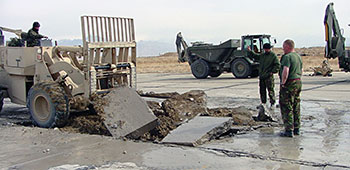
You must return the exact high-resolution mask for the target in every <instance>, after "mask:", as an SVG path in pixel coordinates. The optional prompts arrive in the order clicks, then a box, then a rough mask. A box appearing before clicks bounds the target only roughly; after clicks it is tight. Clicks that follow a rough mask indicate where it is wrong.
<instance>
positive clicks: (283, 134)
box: [280, 130, 293, 138]
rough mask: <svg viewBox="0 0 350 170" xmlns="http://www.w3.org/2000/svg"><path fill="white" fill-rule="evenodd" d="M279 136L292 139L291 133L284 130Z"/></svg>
mask: <svg viewBox="0 0 350 170" xmlns="http://www.w3.org/2000/svg"><path fill="white" fill-rule="evenodd" d="M280 136H281V137H290V138H292V137H293V133H292V131H291V130H286V131H284V132H282V133H281V134H280Z"/></svg>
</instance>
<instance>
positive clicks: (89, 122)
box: [60, 113, 111, 136]
mask: <svg viewBox="0 0 350 170" xmlns="http://www.w3.org/2000/svg"><path fill="white" fill-rule="evenodd" d="M60 130H61V131H64V132H71V133H82V134H96V135H105V136H111V134H110V133H109V131H108V129H107V128H106V126H105V125H104V124H103V119H102V117H101V116H100V115H88V114H86V113H82V114H77V115H74V116H72V117H71V118H69V121H68V124H67V125H66V126H65V127H63V128H60Z"/></svg>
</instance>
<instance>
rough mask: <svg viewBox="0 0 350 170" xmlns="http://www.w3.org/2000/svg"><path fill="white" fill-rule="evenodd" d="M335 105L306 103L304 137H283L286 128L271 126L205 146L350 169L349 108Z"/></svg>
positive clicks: (303, 113) (303, 107)
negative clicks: (281, 134) (283, 130)
mask: <svg viewBox="0 0 350 170" xmlns="http://www.w3.org/2000/svg"><path fill="white" fill-rule="evenodd" d="M331 106H332V107H329V106H326V107H325V105H324V103H315V102H308V101H302V103H301V115H302V118H301V121H302V125H301V136H296V137H294V138H282V137H279V133H280V131H282V127H279V128H273V127H270V128H262V129H258V130H256V131H253V132H251V133H247V134H243V135H238V136H234V137H232V138H229V139H225V140H222V141H213V142H211V143H209V144H206V145H204V147H210V148H213V147H215V148H222V149H228V150H238V151H245V152H249V153H255V154H262V155H266V156H274V157H280V158H287V159H293V160H306V161H314V162H319V163H326V162H327V163H330V164H340V165H346V166H350V147H349V146H350V141H349V139H350V126H349V121H350V114H349V108H347V106H346V105H345V104H340V103H333V104H332V105H331Z"/></svg>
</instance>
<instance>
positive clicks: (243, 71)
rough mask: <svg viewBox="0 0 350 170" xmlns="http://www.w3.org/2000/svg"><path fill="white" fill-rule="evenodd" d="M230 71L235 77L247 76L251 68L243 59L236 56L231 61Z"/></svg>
mask: <svg viewBox="0 0 350 170" xmlns="http://www.w3.org/2000/svg"><path fill="white" fill-rule="evenodd" d="M231 72H232V74H233V75H234V76H235V77H236V78H247V77H248V76H249V75H250V74H251V72H252V69H251V67H250V65H249V64H248V62H247V61H246V60H245V59H243V58H238V59H236V60H234V61H233V62H232V63H231Z"/></svg>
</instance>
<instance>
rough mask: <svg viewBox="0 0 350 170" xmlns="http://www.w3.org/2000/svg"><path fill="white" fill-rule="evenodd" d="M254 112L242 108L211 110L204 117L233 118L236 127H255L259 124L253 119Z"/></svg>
mask: <svg viewBox="0 0 350 170" xmlns="http://www.w3.org/2000/svg"><path fill="white" fill-rule="evenodd" d="M253 112H254V111H253V110H250V109H247V108H246V107H244V106H240V107H237V108H213V109H209V113H208V114H202V115H203V116H214V117H232V118H233V124H234V125H240V126H255V125H257V123H256V122H255V121H254V119H253Z"/></svg>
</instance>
